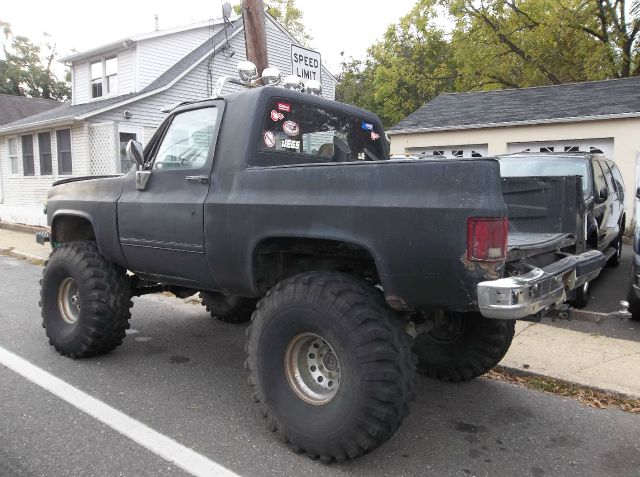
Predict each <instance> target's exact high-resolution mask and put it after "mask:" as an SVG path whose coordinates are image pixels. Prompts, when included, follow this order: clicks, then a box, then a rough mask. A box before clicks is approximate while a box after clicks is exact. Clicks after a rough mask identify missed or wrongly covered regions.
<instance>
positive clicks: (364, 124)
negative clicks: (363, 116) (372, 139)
mask: <svg viewBox="0 0 640 477" xmlns="http://www.w3.org/2000/svg"><path fill="white" fill-rule="evenodd" d="M362 129H364V130H365V131H373V124H371V123H368V122H366V121H362Z"/></svg>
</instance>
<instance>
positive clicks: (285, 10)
mask: <svg viewBox="0 0 640 477" xmlns="http://www.w3.org/2000/svg"><path fill="white" fill-rule="evenodd" d="M265 3H266V5H267V12H268V13H269V15H271V16H272V17H273V18H275V19H276V20H277V21H278V23H280V24H281V25H282V26H283V27H284V28H285V29H286V30H287V31H288V32H289V33H290V34H291V35H292V36H293V37H294V38H295V39H296V40H297V41H298V42H300V44H302V45H308V43H309V41H311V36H310V35H309V34H308V33H307V31H306V29H305V27H304V23H303V22H302V18H303V13H302V10H301V9H300V8H298V7H297V5H296V2H295V0H270V1H269V2H265ZM233 9H234V11H235V13H236V14H237V15H240V13H242V5H234V7H233Z"/></svg>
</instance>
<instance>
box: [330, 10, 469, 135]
mask: <svg viewBox="0 0 640 477" xmlns="http://www.w3.org/2000/svg"><path fill="white" fill-rule="evenodd" d="M436 19H437V4H436V1H435V0H420V1H418V2H417V4H416V6H415V7H414V8H413V9H412V10H411V12H410V13H409V14H408V15H406V16H405V17H403V18H401V19H400V21H399V23H398V24H396V25H392V26H390V27H389V29H388V30H387V32H386V33H385V35H384V38H383V39H382V40H381V41H380V42H378V43H376V44H374V45H373V46H372V47H370V48H369V50H368V56H367V59H366V60H365V61H364V62H362V61H358V60H353V59H351V60H349V61H346V62H344V63H343V69H342V72H341V73H340V75H339V80H340V84H339V85H338V87H337V89H336V97H337V98H338V100H340V101H344V102H348V103H351V104H355V105H357V106H360V107H363V108H366V109H370V110H372V111H374V112H375V113H377V114H378V115H379V116H380V118H381V119H382V121H383V123H384V124H385V126H390V125H392V124H395V123H396V122H397V121H399V120H401V119H402V118H404V117H405V116H407V115H408V114H410V113H412V112H413V111H415V110H416V109H418V108H419V107H421V106H422V105H423V104H424V103H425V102H427V101H430V100H431V99H433V98H434V97H436V96H437V95H438V94H440V93H443V92H448V91H453V90H454V87H455V80H456V78H457V72H456V67H455V64H454V61H453V51H452V49H451V45H450V43H449V41H448V40H447V37H446V34H445V32H444V31H443V30H442V29H441V28H439V27H438V26H437V25H436Z"/></svg>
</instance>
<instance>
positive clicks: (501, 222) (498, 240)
mask: <svg viewBox="0 0 640 477" xmlns="http://www.w3.org/2000/svg"><path fill="white" fill-rule="evenodd" d="M508 233H509V219H506V218H503V219H491V218H480V217H470V218H469V219H467V259H469V260H474V261H481V262H493V261H497V260H504V259H505V258H507V237H508Z"/></svg>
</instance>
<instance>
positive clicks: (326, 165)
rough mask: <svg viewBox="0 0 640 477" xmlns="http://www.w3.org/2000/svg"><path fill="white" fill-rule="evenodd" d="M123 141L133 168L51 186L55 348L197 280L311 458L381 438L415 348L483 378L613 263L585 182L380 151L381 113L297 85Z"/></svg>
mask: <svg viewBox="0 0 640 477" xmlns="http://www.w3.org/2000/svg"><path fill="white" fill-rule="evenodd" d="M129 153H130V156H131V158H132V160H133V161H134V163H135V164H136V170H132V171H130V172H129V173H128V174H126V175H124V176H120V177H112V178H97V179H96V178H90V177H87V178H76V179H69V180H66V181H60V182H58V183H57V185H55V186H54V187H53V188H52V189H51V191H50V193H49V198H48V220H49V223H50V225H51V237H50V240H51V244H52V247H53V250H52V253H51V257H50V259H49V261H48V263H47V265H46V267H45V269H44V275H43V279H42V292H41V300H42V301H41V306H42V317H43V322H44V327H45V329H46V333H47V336H48V338H49V340H50V343H51V344H52V345H53V346H54V347H55V349H56V350H57V351H59V352H60V353H62V354H64V355H67V356H70V357H72V358H80V357H85V356H91V355H97V354H100V353H106V352H109V351H111V350H113V349H114V348H115V347H117V346H118V345H119V344H120V343H121V342H122V340H123V339H124V337H125V329H126V328H127V327H128V320H129V318H130V312H129V308H130V306H131V305H132V302H131V301H130V299H131V297H132V296H136V295H141V294H145V293H154V292H158V291H162V290H170V291H172V292H173V293H175V294H176V295H177V296H179V297H186V296H190V295H192V294H195V293H197V292H200V295H201V297H202V300H203V304H204V305H206V306H207V308H208V310H209V311H210V312H211V313H212V314H213V315H214V316H217V317H218V318H220V319H222V320H225V321H231V322H240V321H245V320H249V319H250V318H251V320H252V325H251V327H250V328H249V332H248V342H247V347H246V349H247V354H248V356H247V360H246V367H247V369H248V372H249V382H250V384H251V386H252V387H253V389H254V394H255V397H256V399H257V401H259V402H260V403H261V405H262V406H263V409H264V414H265V416H267V418H268V420H269V426H270V429H272V430H273V431H277V434H278V436H279V437H280V438H281V439H283V440H284V441H285V442H287V443H288V444H289V445H290V446H291V447H292V449H294V450H295V451H298V452H305V453H307V454H308V455H310V456H312V457H319V458H320V459H322V460H323V461H330V460H333V459H337V460H345V459H348V458H354V457H357V456H359V455H362V454H363V453H365V452H368V451H370V450H372V449H374V448H375V447H377V446H378V445H380V444H381V443H383V442H384V441H386V440H387V439H389V438H390V437H391V436H392V435H393V433H394V432H395V431H396V429H397V428H398V427H399V426H400V424H401V422H402V420H403V419H404V417H405V416H406V415H407V413H408V405H409V401H410V399H411V395H412V388H413V383H414V380H415V375H414V373H415V368H416V365H415V360H414V357H413V354H412V352H413V353H415V354H416V355H417V357H418V366H417V367H418V370H419V371H421V372H424V373H426V374H428V375H430V376H433V377H435V378H438V379H442V380H446V381H460V380H466V379H471V378H474V377H476V376H479V375H481V374H483V373H485V372H486V371H488V370H489V369H491V368H493V367H494V366H495V365H496V364H497V363H498V362H499V361H500V360H501V359H502V357H503V356H504V354H505V353H506V352H507V349H508V348H509V345H510V343H511V340H512V337H513V333H514V320H515V319H520V318H529V317H532V316H533V317H535V316H536V315H539V314H540V313H542V312H543V311H544V310H546V309H548V308H550V307H554V306H556V305H560V304H562V303H563V302H564V301H566V300H567V299H569V298H571V295H572V293H573V290H574V289H575V288H576V287H579V286H580V285H581V284H583V283H585V282H586V281H588V280H591V279H592V278H594V277H595V276H596V275H597V274H598V273H599V271H600V269H601V268H602V267H603V265H604V262H605V257H604V255H603V254H602V253H601V252H600V251H597V250H595V251H586V252H585V250H586V247H585V243H584V240H583V239H582V238H581V237H582V235H581V234H580V233H579V231H580V230H582V228H583V227H584V224H583V218H584V200H583V195H582V185H581V179H580V177H575V176H574V177H539V178H507V179H502V178H501V176H500V166H499V163H498V161H496V160H493V159H473V160H452V159H443V160H439V161H415V160H405V161H395V160H389V154H388V148H387V145H386V143H385V136H384V131H383V129H382V125H381V123H380V120H379V119H378V118H377V117H376V116H375V115H373V114H372V113H369V112H367V111H363V110H361V109H357V108H354V107H350V106H347V105H344V104H340V103H337V102H332V101H328V100H325V99H322V98H319V97H315V96H312V95H310V94H305V93H302V92H298V91H292V90H287V89H283V88H278V87H262V88H256V89H251V90H248V91H243V92H239V93H233V94H230V95H228V96H226V97H219V98H216V99H211V100H206V101H201V102H196V103H191V104H186V105H183V106H180V107H177V108H176V109H175V110H173V111H172V112H171V113H170V114H169V116H168V118H167V119H166V121H164V123H163V124H162V125H161V126H160V128H159V129H158V131H157V132H156V134H155V135H154V136H153V138H152V139H151V141H150V142H149V144H148V145H147V147H146V149H145V150H144V153H142V151H141V149H138V148H137V147H136V144H134V143H130V145H129ZM128 272H129V273H128ZM413 341H414V344H412V342H413ZM213 385H215V384H213Z"/></svg>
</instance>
